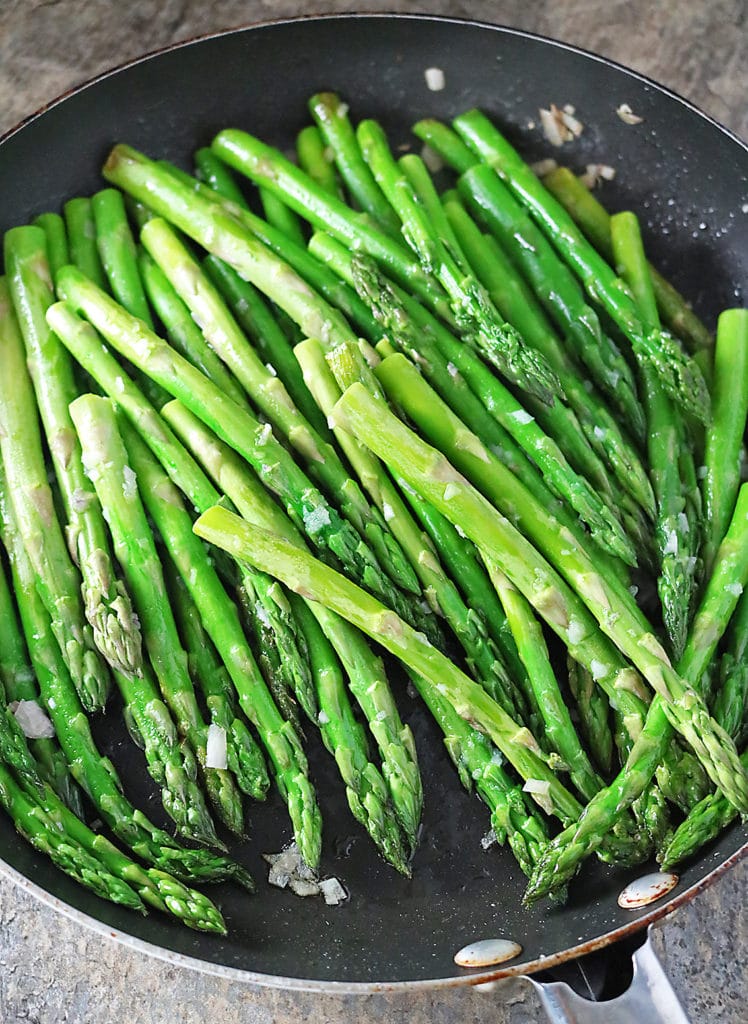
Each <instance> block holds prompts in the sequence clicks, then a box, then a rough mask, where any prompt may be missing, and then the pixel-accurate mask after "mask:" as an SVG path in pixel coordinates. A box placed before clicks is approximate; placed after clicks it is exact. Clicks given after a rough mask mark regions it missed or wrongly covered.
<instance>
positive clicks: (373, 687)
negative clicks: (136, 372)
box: [164, 402, 423, 849]
mask: <svg viewBox="0 0 748 1024" xmlns="http://www.w3.org/2000/svg"><path fill="white" fill-rule="evenodd" d="M164 415H165V416H166V418H167V419H168V421H169V423H171V424H172V426H173V427H174V429H175V430H176V431H177V432H178V433H179V434H180V436H181V437H182V438H183V439H184V441H185V443H186V444H188V446H189V447H190V448H191V449H192V450H193V451H194V452H195V454H196V455H197V457H198V458H200V460H201V462H202V463H203V464H204V465H205V467H206V469H207V470H208V471H209V472H210V474H211V476H212V477H213V479H214V480H215V481H216V482H217V483H218V485H219V486H220V487H221V489H222V490H224V491H225V493H226V494H227V495H228V496H229V497H230V498H231V500H232V501H233V502H234V504H235V505H236V507H237V509H238V510H239V512H240V513H241V515H243V516H244V517H245V518H246V519H248V520H249V521H251V522H255V523H257V524H258V525H259V526H261V527H263V528H264V529H269V530H272V531H273V532H274V533H276V534H278V535H279V536H282V537H284V538H286V539H287V540H289V541H290V542H292V543H294V544H297V545H299V546H301V547H302V548H303V546H304V541H303V540H302V537H301V534H300V533H299V531H298V530H297V529H296V528H295V527H294V525H293V523H292V522H291V520H290V519H289V518H288V517H287V516H286V515H285V514H284V513H283V512H282V511H281V509H279V508H278V506H277V505H275V504H274V503H273V502H272V501H271V500H270V499H269V496H268V494H267V492H266V491H265V490H264V489H263V488H262V487H261V486H260V484H259V482H258V481H257V479H256V478H255V477H254V476H253V474H252V473H251V471H250V470H249V469H248V467H247V465H246V463H244V462H242V460H241V459H239V458H238V457H237V456H236V454H235V453H234V452H233V451H231V449H230V448H228V447H227V446H225V445H223V444H221V442H220V441H219V440H218V439H217V438H216V437H215V435H212V434H211V432H210V431H209V430H207V428H206V427H205V426H204V425H203V424H202V423H201V422H200V420H199V419H197V417H195V416H193V415H192V414H191V413H190V412H189V411H188V410H187V409H186V408H185V407H184V406H183V405H181V404H180V403H179V402H170V403H169V404H168V405H167V406H165V407H164ZM311 608H312V613H313V614H314V616H315V618H316V619H317V621H318V622H319V624H320V626H321V628H322V631H323V632H324V634H325V636H326V637H327V638H328V640H329V641H330V643H331V644H332V646H333V648H334V649H335V652H336V654H337V655H338V657H339V658H340V661H341V662H342V664H343V667H344V669H345V671H346V674H347V675H348V679H349V686H350V690H351V693H352V694H353V696H354V697H355V699H356V701H357V702H358V704H359V707H360V708H361V710H362V711H363V713H364V715H365V717H366V719H367V721H368V723H369V728H370V730H371V733H372V735H373V736H374V739H375V740H376V743H377V745H378V747H379V752H380V755H381V757H382V772H383V774H384V777H385V780H386V781H387V784H388V786H389V788H390V792H391V794H392V800H393V804H394V807H395V810H396V812H397V815H398V818H399V819H400V823H401V825H402V827H403V830H404V832H405V835H406V837H407V839H408V842H409V844H410V847H411V849H413V848H414V847H415V842H416V837H417V834H418V828H419V823H420V816H421V804H422V799H423V796H422V788H421V780H420V774H419V771H418V763H417V757H416V751H415V744H414V742H413V736H412V734H411V732H410V729H409V728H408V726H407V725H404V724H403V722H402V721H401V719H400V714H399V712H398V710H397V707H396V705H395V702H394V700H393V697H392V694H391V692H390V689H389V686H388V684H387V677H386V674H385V671H384V667H383V665H382V662H381V659H380V658H378V657H377V656H376V655H375V654H374V652H373V651H372V650H371V649H370V648H369V646H368V644H367V643H366V641H365V639H364V638H363V637H362V636H361V634H360V633H359V632H358V631H357V630H355V629H353V628H352V627H351V626H349V625H348V623H347V622H345V620H344V619H342V618H340V617H339V616H337V615H334V614H333V613H332V612H329V611H328V610H327V609H326V608H324V607H322V606H321V605H319V604H315V603H314V602H312V605H311Z"/></svg>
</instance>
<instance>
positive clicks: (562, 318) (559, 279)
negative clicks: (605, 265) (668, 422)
mask: <svg viewBox="0 0 748 1024" xmlns="http://www.w3.org/2000/svg"><path fill="white" fill-rule="evenodd" d="M458 188H459V194H460V195H461V196H462V198H463V199H464V201H465V202H466V203H467V205H468V206H469V208H470V210H471V212H472V213H473V214H474V215H475V216H476V217H477V218H478V219H479V220H481V221H482V222H484V223H485V224H486V226H487V227H488V228H489V230H490V231H491V233H492V235H493V237H494V238H495V239H496V241H497V242H498V243H499V248H500V251H504V250H505V252H506V255H507V256H508V258H509V259H510V260H511V261H512V262H513V263H514V264H515V266H516V268H517V271H519V272H520V273H521V274H522V275H524V277H525V279H526V280H527V282H528V283H529V285H530V286H531V288H532V290H533V292H534V293H535V295H536V296H537V298H538V300H539V301H540V303H541V304H542V306H543V307H544V308H545V311H546V313H547V314H548V316H549V317H550V319H551V320H552V321H553V322H554V323H555V324H556V327H557V329H558V330H559V331H560V332H562V334H563V336H564V338H565V339H566V341H567V344H568V345H569V347H570V348H571V349H572V351H573V352H574V354H575V356H576V358H577V360H578V361H579V362H580V363H581V364H582V365H583V366H586V367H587V368H588V370H589V372H590V374H591V376H592V378H593V380H594V381H595V383H596V384H597V386H598V387H599V388H600V390H601V391H602V392H603V394H604V395H606V396H607V398H608V399H609V400H610V401H611V402H613V404H614V406H615V408H616V409H617V410H618V412H619V413H620V415H621V416H622V417H623V420H624V422H625V423H627V424H628V425H629V427H630V429H631V431H632V433H633V434H634V437H636V438H637V439H640V438H642V437H643V436H644V417H643V414H642V409H641V406H640V404H639V401H638V398H637V393H636V384H635V381H634V378H633V375H632V373H631V370H630V368H629V366H628V364H627V363H626V360H625V359H624V358H623V356H622V354H621V353H620V352H619V351H618V349H617V347H616V346H615V345H614V343H613V342H612V341H611V339H610V338H609V337H608V336H607V335H606V334H605V332H604V331H603V329H602V327H601V325H600V321H599V318H598V316H597V313H596V312H595V310H594V309H593V307H592V306H591V305H590V304H589V303H588V302H587V301H586V299H585V295H584V292H583V290H582V288H581V287H580V285H579V284H578V283H577V281H576V280H575V279H574V275H573V274H572V273H571V271H570V270H569V269H568V267H566V265H565V264H564V262H563V261H562V260H561V259H560V258H559V256H558V255H557V254H556V252H555V251H554V249H553V247H552V245H551V244H550V242H549V241H548V240H547V239H546V237H545V235H544V234H543V232H542V231H541V230H540V229H539V228H538V227H537V226H536V225H535V224H534V223H533V221H532V220H531V219H530V217H529V216H528V215H527V213H526V212H525V211H524V210H523V208H522V207H521V205H520V204H519V203H518V202H517V201H516V199H515V198H514V197H513V196H512V194H511V192H510V191H509V189H508V188H506V187H505V186H504V185H503V184H502V182H501V181H500V179H499V178H498V177H497V176H496V174H495V173H494V172H493V171H492V170H491V168H490V167H486V166H485V165H481V164H478V165H477V166H475V167H473V168H471V169H470V170H469V171H467V172H466V173H465V174H463V175H462V177H461V178H460V180H459V183H458ZM502 247H503V248H502Z"/></svg>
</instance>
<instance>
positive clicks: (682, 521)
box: [678, 512, 691, 535]
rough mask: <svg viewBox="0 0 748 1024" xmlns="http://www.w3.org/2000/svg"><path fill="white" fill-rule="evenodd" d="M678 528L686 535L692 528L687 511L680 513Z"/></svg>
mask: <svg viewBox="0 0 748 1024" xmlns="http://www.w3.org/2000/svg"><path fill="white" fill-rule="evenodd" d="M678 529H679V530H680V532H681V533H682V534H684V535H685V534H687V533H689V532H690V530H691V527H690V525H689V522H688V516H687V515H686V513H685V512H679V513H678Z"/></svg>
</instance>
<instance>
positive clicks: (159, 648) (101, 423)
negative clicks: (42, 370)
mask: <svg viewBox="0 0 748 1024" xmlns="http://www.w3.org/2000/svg"><path fill="white" fill-rule="evenodd" d="M70 415H71V416H72V418H73V423H74V424H75V427H76V430H77V431H78V437H79V438H80V442H81V446H82V448H83V458H84V461H85V465H86V470H87V472H88V475H89V477H90V479H91V482H92V483H93V485H94V488H95V489H96V494H97V496H98V498H99V501H100V502H101V507H102V509H103V510H104V512H105V514H106V518H107V521H108V523H109V529H110V532H111V534H112V542H113V546H114V552H115V556H116V558H117V561H118V562H119V564H120V566H121V568H122V571H123V572H124V574H125V578H126V580H127V582H128V585H129V587H130V590H131V591H132V594H133V599H134V602H135V607H136V609H137V611H138V615H139V617H140V621H141V625H142V629H143V640H144V642H145V647H146V650H147V651H148V655H149V658H150V661H151V664H152V666H153V670H154V672H155V674H156V678H157V679H158V682H159V686H160V688H161V692H162V694H163V697H164V700H165V701H166V703H167V705H168V706H169V709H170V710H171V712H172V714H173V715H174V719H175V722H176V725H177V728H178V729H179V731H180V733H181V734H182V735H183V736H184V737H185V738H186V739H187V741H188V742H189V744H190V747H191V748H192V750H193V751H194V753H195V756H196V757H197V759H198V762H199V763H200V766H201V768H202V769H203V777H204V781H205V787H206V789H207V791H208V795H209V798H210V801H211V803H212V804H213V806H214V808H215V810H216V812H217V813H218V815H219V816H220V818H221V820H222V821H223V822H224V823H225V824H226V825H227V827H228V828H230V829H232V831H234V832H236V833H237V834H241V833H242V831H243V813H242V805H241V798H240V795H239V793H238V792H237V790H236V787H235V785H234V782H233V780H232V777H231V775H230V774H229V773H228V772H227V771H225V770H223V769H219V768H211V767H209V766H208V765H207V764H206V748H207V733H208V727H207V726H206V724H205V721H204V719H203V716H202V714H201V712H200V708H199V707H198V704H197V700H196V697H195V691H194V688H193V685H192V680H191V679H190V676H189V672H188V670H187V655H186V653H185V651H184V648H183V647H182V645H181V642H180V640H179V635H178V633H177V627H176V623H175V622H174V616H173V613H172V611H171V606H170V604H169V600H168V597H167V594H166V587H165V583H164V577H163V571H162V569H161V563H160V562H159V559H158V555H157V554H156V549H155V545H154V542H153V536H152V534H151V532H150V530H149V529H148V522H147V520H146V516H145V511H144V509H143V506H142V504H141V500H140V498H139V496H138V487H137V477H136V474H135V473H134V472H133V470H132V469H131V468H130V465H129V461H128V455H127V451H126V450H125V447H124V444H123V442H122V439H121V437H120V435H119V431H118V428H117V421H116V414H115V410H114V406H113V405H112V403H111V401H110V400H109V399H106V398H98V397H96V396H94V395H82V396H81V397H80V398H77V399H76V400H75V401H74V402H73V403H72V404H71V406H70Z"/></svg>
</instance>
